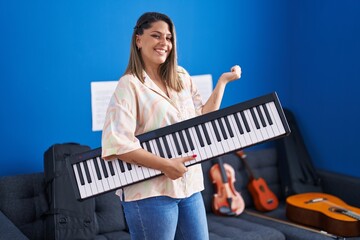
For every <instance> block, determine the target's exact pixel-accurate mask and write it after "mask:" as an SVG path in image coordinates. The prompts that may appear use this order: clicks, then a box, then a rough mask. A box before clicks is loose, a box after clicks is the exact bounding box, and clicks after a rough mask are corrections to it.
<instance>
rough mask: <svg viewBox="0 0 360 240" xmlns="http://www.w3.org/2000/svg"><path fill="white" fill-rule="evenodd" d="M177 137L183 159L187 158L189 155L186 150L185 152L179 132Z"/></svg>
mask: <svg viewBox="0 0 360 240" xmlns="http://www.w3.org/2000/svg"><path fill="white" fill-rule="evenodd" d="M175 136H176V139H177V142H178V145H179V147H180V151H181V157H186V156H187V154H186V153H185V150H184V147H183V145H182V142H181V139H180V136H179V133H178V132H175Z"/></svg>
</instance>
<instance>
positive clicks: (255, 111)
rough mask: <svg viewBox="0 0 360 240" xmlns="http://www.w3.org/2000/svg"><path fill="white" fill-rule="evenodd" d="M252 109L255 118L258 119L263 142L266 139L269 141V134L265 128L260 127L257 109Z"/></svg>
mask: <svg viewBox="0 0 360 240" xmlns="http://www.w3.org/2000/svg"><path fill="white" fill-rule="evenodd" d="M253 109H254V113H255V116H256V118H257V119H258V122H259V125H260V132H261V136H262V137H263V140H267V139H269V134H268V133H267V131H266V128H265V127H264V126H263V125H262V122H261V119H260V116H259V113H258V111H257V109H256V108H255V107H254V108H253Z"/></svg>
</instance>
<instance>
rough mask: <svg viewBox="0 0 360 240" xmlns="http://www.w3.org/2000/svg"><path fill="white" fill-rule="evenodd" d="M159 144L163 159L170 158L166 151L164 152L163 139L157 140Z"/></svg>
mask: <svg viewBox="0 0 360 240" xmlns="http://www.w3.org/2000/svg"><path fill="white" fill-rule="evenodd" d="M159 142H160V146H161V148H162V149H163V152H164V157H165V158H170V157H169V155H168V153H167V150H166V147H165V143H164V141H163V139H162V138H159Z"/></svg>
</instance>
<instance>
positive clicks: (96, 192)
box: [86, 159, 100, 194]
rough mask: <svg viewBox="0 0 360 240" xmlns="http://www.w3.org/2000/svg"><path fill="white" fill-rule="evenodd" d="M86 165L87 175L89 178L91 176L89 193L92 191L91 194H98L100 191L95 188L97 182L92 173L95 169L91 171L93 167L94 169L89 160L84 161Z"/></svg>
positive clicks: (95, 176)
mask: <svg viewBox="0 0 360 240" xmlns="http://www.w3.org/2000/svg"><path fill="white" fill-rule="evenodd" d="M86 163H87V165H88V169H89V173H90V176H91V183H90V187H91V191H92V193H93V194H98V193H99V192H100V191H99V190H98V187H97V181H96V180H97V175H96V173H95V172H94V171H95V169H93V167H94V165H93V161H92V159H89V160H87V161H86ZM94 168H95V167H94ZM94 173H95V174H94Z"/></svg>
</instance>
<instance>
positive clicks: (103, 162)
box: [100, 159, 109, 178]
mask: <svg viewBox="0 0 360 240" xmlns="http://www.w3.org/2000/svg"><path fill="white" fill-rule="evenodd" d="M100 162H101V168H102V170H103V174H104V177H105V178H108V177H109V174H108V172H107V170H106V166H105V160H104V159H100Z"/></svg>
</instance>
